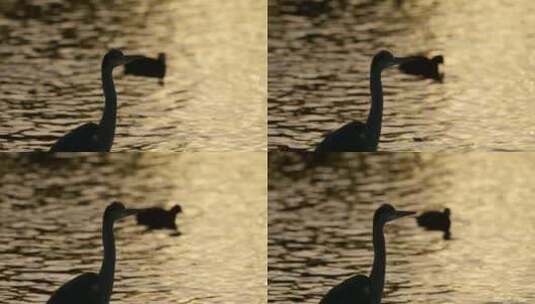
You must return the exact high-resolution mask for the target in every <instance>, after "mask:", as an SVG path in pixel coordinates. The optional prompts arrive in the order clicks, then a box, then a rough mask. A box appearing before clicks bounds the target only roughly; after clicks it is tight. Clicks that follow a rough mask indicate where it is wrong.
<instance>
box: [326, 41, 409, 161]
mask: <svg viewBox="0 0 535 304" xmlns="http://www.w3.org/2000/svg"><path fill="white" fill-rule="evenodd" d="M411 58H412V57H405V58H396V57H394V56H393V55H392V54H391V53H390V52H388V51H380V52H379V53H377V54H376V55H375V56H374V57H373V59H372V63H371V67H370V91H371V108H370V112H369V114H368V119H367V120H366V123H361V122H358V121H352V122H350V123H347V124H346V125H344V126H342V127H341V128H340V129H338V130H336V131H334V132H332V133H330V134H328V135H327V136H326V137H325V139H324V140H323V141H322V142H321V143H320V144H319V145H318V146H317V148H316V152H317V153H323V152H344V151H348V152H352V151H353V152H366V151H370V152H371V151H376V150H377V145H378V144H379V136H380V135H381V125H382V122H383V85H382V84H381V72H382V71H383V70H384V69H386V68H388V67H391V66H394V65H397V64H401V63H403V62H406V61H407V60H411Z"/></svg>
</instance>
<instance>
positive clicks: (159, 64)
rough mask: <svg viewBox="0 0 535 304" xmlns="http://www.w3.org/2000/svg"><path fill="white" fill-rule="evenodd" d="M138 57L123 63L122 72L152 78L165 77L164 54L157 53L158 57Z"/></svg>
mask: <svg viewBox="0 0 535 304" xmlns="http://www.w3.org/2000/svg"><path fill="white" fill-rule="evenodd" d="M139 57H140V59H138V60H136V61H132V62H130V63H127V64H125V65H124V73H125V74H130V75H136V76H146V77H154V78H164V77H165V69H166V67H165V54H164V53H160V54H158V58H157V59H154V58H149V57H145V56H139Z"/></svg>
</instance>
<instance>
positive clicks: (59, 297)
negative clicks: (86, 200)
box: [46, 202, 137, 304]
mask: <svg viewBox="0 0 535 304" xmlns="http://www.w3.org/2000/svg"><path fill="white" fill-rule="evenodd" d="M136 212H137V210H136V209H126V208H125V207H124V205H123V204H122V203H120V202H113V203H112V204H110V205H109V206H108V207H107V208H106V210H105V211H104V216H103V219H102V242H103V245H104V258H103V260H102V266H101V268H100V272H99V273H93V272H87V273H84V274H81V275H79V276H77V277H75V278H74V279H72V280H70V281H69V282H67V283H65V284H64V285H63V286H61V287H60V288H59V289H58V290H56V291H55V292H54V293H53V294H52V296H51V297H50V299H49V300H48V301H47V302H46V303H47V304H68V303H80V304H108V303H109V302H110V298H111V293H112V290H113V281H114V275H115V239H114V236H113V224H114V223H115V221H117V220H119V219H122V218H124V217H126V216H129V215H133V214H135V213H136Z"/></svg>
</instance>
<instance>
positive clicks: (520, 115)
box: [268, 0, 535, 151]
mask: <svg viewBox="0 0 535 304" xmlns="http://www.w3.org/2000/svg"><path fill="white" fill-rule="evenodd" d="M534 48H535V2H534V1H530V0H519V1H485V0H474V1H437V0H406V1H402V5H400V6H398V5H396V1H394V0H384V1H372V0H351V1H349V0H333V1H326V0H319V1H316V0H270V1H269V55H268V57H269V75H268V83H269V84H268V87H269V89H268V90H269V93H268V95H269V101H268V104H269V106H268V119H269V148H270V149H287V148H292V149H312V148H314V147H315V146H316V144H317V143H318V142H319V141H320V140H321V139H322V138H323V137H324V135H325V134H326V133H328V132H329V131H332V130H335V129H336V128H338V127H340V126H341V125H343V124H344V123H346V122H348V121H351V120H359V121H364V120H365V118H366V116H367V113H368V109H369V66H370V61H371V58H372V56H373V55H374V54H375V53H376V52H377V51H378V50H380V49H389V50H391V51H393V52H394V54H396V55H399V56H404V55H410V54H415V53H420V52H426V53H429V54H431V55H435V54H443V55H444V60H445V64H444V65H441V70H442V71H443V72H444V73H445V78H444V83H437V82H433V81H430V80H420V79H419V78H417V77H413V76H409V75H402V74H401V73H400V72H399V71H398V70H397V69H390V70H387V71H385V72H384V73H383V86H384V93H385V98H384V102H385V106H384V120H383V132H382V136H381V142H380V144H379V150H387V151H437V150H449V151H451V150H476V149H477V150H534V149H535V124H534V123H533V117H534V115H535V103H534V102H533V98H532V96H533V95H534V92H535V72H534V71H535V55H534V53H533V49H534Z"/></svg>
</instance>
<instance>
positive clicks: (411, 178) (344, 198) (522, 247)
mask: <svg viewBox="0 0 535 304" xmlns="http://www.w3.org/2000/svg"><path fill="white" fill-rule="evenodd" d="M268 163H269V181H268V190H269V203H268V216H269V222H268V248H269V249H268V265H269V266H268V278H269V279H268V282H269V287H268V290H269V296H268V298H269V302H270V303H319V301H320V299H321V297H322V296H323V295H324V294H325V293H326V292H327V291H328V290H329V289H330V288H331V287H334V286H335V285H336V284H338V283H340V282H342V281H343V280H344V279H346V278H348V277H350V276H352V275H355V274H365V275H369V271H370V268H371V263H372V257H373V247H372V244H371V229H372V217H373V213H374V211H375V209H376V208H377V207H378V206H379V205H380V204H382V203H385V202H388V203H390V204H392V205H394V206H395V207H396V208H398V209H401V210H413V211H417V212H422V211H428V210H442V209H443V208H445V207H449V208H450V209H451V212H452V215H451V221H452V226H451V240H444V239H443V234H442V232H439V231H426V230H424V229H423V228H421V227H419V226H418V225H417V224H416V220H415V218H403V219H399V220H396V221H394V222H391V223H388V224H387V225H386V227H385V238H386V251H387V265H386V284H385V293H384V296H383V300H382V303H422V304H423V303H426V304H439V303H440V304H446V303H474V304H475V303H479V304H481V303H485V304H490V303H496V304H497V303H532V302H533V301H534V299H535V292H534V291H533V282H535V272H534V271H533V270H534V269H535V259H534V258H533V252H534V251H535V237H534V235H535V225H534V223H535V211H534V209H533V203H532V198H533V197H534V195H535V187H533V182H532V181H533V172H535V157H534V156H533V155H532V154H527V153H514V154H511V153H467V154H436V153H396V154H364V153H359V154H356V153H353V154H352V153H348V154H340V155H338V156H333V155H331V156H330V157H329V158H327V159H326V160H324V163H323V164H318V165H316V166H307V163H308V160H306V159H305V158H304V157H303V156H302V155H299V154H295V153H290V154H286V153H271V154H270V156H269V161H268Z"/></svg>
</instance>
